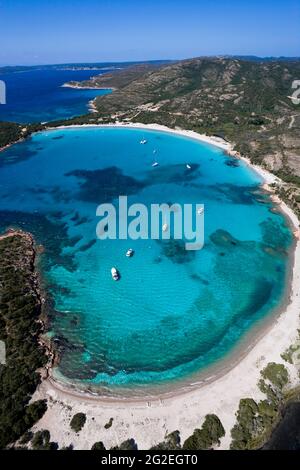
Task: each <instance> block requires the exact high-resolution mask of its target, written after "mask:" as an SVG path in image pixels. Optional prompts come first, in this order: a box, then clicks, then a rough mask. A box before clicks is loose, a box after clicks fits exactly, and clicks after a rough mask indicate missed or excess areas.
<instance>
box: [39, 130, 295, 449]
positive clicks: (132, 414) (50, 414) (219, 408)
mask: <svg viewBox="0 0 300 470" xmlns="http://www.w3.org/2000/svg"><path fill="white" fill-rule="evenodd" d="M112 126H113V127H116V126H117V127H124V126H126V127H135V128H144V129H152V130H159V131H165V132H171V133H176V134H179V135H183V136H186V137H190V138H194V139H197V140H199V141H201V142H206V143H209V144H212V145H215V146H217V147H219V148H222V149H223V150H225V151H227V152H228V153H231V154H234V155H236V153H235V152H233V146H232V145H231V144H230V143H227V142H225V141H223V140H222V139H219V138H214V137H208V136H205V135H200V134H198V133H196V132H193V131H183V130H179V129H178V130H177V129H176V130H173V129H169V128H167V127H165V126H160V125H156V124H152V125H143V124H128V123H126V124H122V123H116V124H107V125H100V126H99V127H112ZM72 127H97V125H95V124H93V125H78V126H61V127H59V128H61V129H62V128H66V129H69V128H72ZM56 129H58V128H56ZM49 130H51V129H49ZM236 156H238V155H236ZM243 160H244V161H246V163H247V164H248V165H249V166H251V168H252V169H253V170H254V171H256V172H257V173H258V174H259V175H260V176H261V177H262V180H263V182H264V183H266V184H267V185H269V184H271V183H273V182H276V181H277V182H279V181H280V180H279V179H278V178H276V177H275V176H274V175H272V174H271V173H269V172H267V171H266V170H264V169H262V168H260V167H258V166H254V165H251V163H250V161H249V160H247V159H245V158H243ZM265 189H267V190H268V189H269V188H268V186H267V187H265ZM279 208H280V210H282V212H283V213H284V214H285V215H286V216H287V217H288V219H289V220H290V222H291V224H292V225H293V226H294V228H295V232H296V231H298V230H299V220H298V218H297V216H296V215H295V214H294V213H293V211H292V210H291V209H290V208H288V207H287V206H286V204H285V203H280V205H279ZM291 278H292V279H291V292H290V298H289V303H288V305H285V306H284V308H283V311H282V312H281V313H280V314H279V315H278V316H277V317H276V316H274V317H272V319H271V322H270V323H271V325H268V328H266V329H263V328H262V330H261V331H260V333H261V334H260V336H259V337H258V339H257V341H256V342H255V343H254V344H253V343H252V344H248V345H247V346H245V344H246V342H244V343H243V345H242V347H241V352H240V354H241V357H240V358H239V360H238V362H237V363H234V364H232V360H231V361H230V359H229V362H231V364H230V367H229V368H228V369H226V370H225V371H223V373H222V374H219V375H218V374H214V375H213V376H211V377H208V378H207V379H206V380H203V382H202V383H199V384H196V385H197V386H196V388H194V389H192V390H183V389H182V388H181V389H179V390H178V392H177V393H176V392H174V393H172V394H170V396H163V397H160V396H155V397H153V398H147V399H145V398H144V399H140V398H139V399H136V400H135V399H127V398H126V399H125V398H124V399H123V400H122V399H121V398H118V399H115V400H112V399H108V400H106V399H104V398H103V397H100V396H93V395H92V394H87V393H86V392H78V391H76V390H75V391H74V390H70V389H68V388H67V387H64V386H63V384H61V383H57V382H55V381H53V379H52V378H49V379H47V380H45V381H43V382H42V383H41V385H40V386H39V388H38V390H37V391H36V393H35V395H34V399H38V398H47V399H48V411H47V412H46V414H45V415H44V417H43V418H42V419H41V420H40V422H39V423H38V424H37V425H36V426H35V427H34V430H36V429H49V430H50V432H51V439H52V440H54V441H57V442H58V443H59V445H60V446H63V445H69V444H70V443H71V442H72V443H73V444H74V447H75V448H77V449H90V448H91V446H92V444H93V443H94V442H96V441H99V440H101V441H103V442H104V444H105V446H106V447H107V448H109V447H111V446H112V445H116V444H118V443H120V442H122V441H124V440H126V439H128V438H132V437H133V438H134V439H135V440H136V441H137V443H138V446H139V448H140V449H147V448H149V447H151V446H153V445H154V444H157V443H158V442H160V441H162V440H163V439H164V437H165V434H166V433H168V432H172V431H174V430H176V429H178V430H180V433H181V438H182V440H185V439H186V437H188V436H189V435H190V434H191V433H192V432H193V430H194V428H196V427H200V426H201V423H202V421H203V419H204V417H205V415H206V414H207V413H215V414H217V415H218V416H219V418H220V419H221V421H222V423H223V426H224V428H225V430H226V435H225V437H224V438H223V439H222V442H221V448H223V449H226V448H227V449H228V448H229V444H230V440H231V439H230V429H231V428H232V426H233V425H234V422H235V412H236V410H237V408H238V403H239V400H240V399H241V398H243V397H252V398H254V399H258V400H259V399H261V398H264V396H263V395H262V393H261V392H260V391H259V389H258V387H257V382H258V380H259V378H260V370H261V369H262V368H263V367H264V366H266V365H267V364H268V363H269V362H273V361H274V362H279V363H284V364H285V366H286V367H287V369H288V370H289V373H290V378H291V384H292V385H294V384H295V383H296V381H297V378H298V377H297V368H296V366H294V365H291V364H287V363H285V362H284V361H283V360H282V358H281V354H282V353H283V352H284V351H285V350H286V349H287V348H288V347H289V346H290V345H291V344H293V343H294V341H295V340H296V338H297V329H298V328H299V326H300V321H299V312H300V282H299V278H300V242H299V240H298V239H296V240H295V251H294V260H293V273H292V276H291ZM245 348H246V349H245ZM76 412H84V413H85V414H86V416H87V424H86V425H85V428H84V430H83V431H82V432H81V433H80V434H79V435H76V434H75V433H73V432H72V431H71V429H70V427H69V421H70V419H71V417H72V415H73V414H74V413H76ZM112 417H113V418H114V421H113V425H112V427H111V428H110V429H108V430H106V429H104V424H105V423H107V422H108V421H109V419H110V418H112Z"/></svg>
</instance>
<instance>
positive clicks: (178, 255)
mask: <svg viewBox="0 0 300 470" xmlns="http://www.w3.org/2000/svg"><path fill="white" fill-rule="evenodd" d="M157 242H158V243H159V244H160V245H161V251H162V254H163V256H166V257H167V258H169V259H170V260H171V261H172V262H173V263H177V264H184V263H189V262H191V261H193V259H194V258H195V255H196V253H195V251H191V250H186V249H185V242H184V241H183V240H174V239H173V238H171V239H170V240H157Z"/></svg>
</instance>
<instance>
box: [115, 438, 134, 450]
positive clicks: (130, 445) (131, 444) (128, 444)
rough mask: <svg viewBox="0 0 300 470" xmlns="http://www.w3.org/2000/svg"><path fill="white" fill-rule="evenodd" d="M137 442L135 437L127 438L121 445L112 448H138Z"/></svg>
mask: <svg viewBox="0 0 300 470" xmlns="http://www.w3.org/2000/svg"><path fill="white" fill-rule="evenodd" d="M137 448H138V447H137V443H136V442H135V440H134V439H127V441H124V442H122V443H121V444H120V445H119V446H115V447H112V448H111V449H110V450H137Z"/></svg>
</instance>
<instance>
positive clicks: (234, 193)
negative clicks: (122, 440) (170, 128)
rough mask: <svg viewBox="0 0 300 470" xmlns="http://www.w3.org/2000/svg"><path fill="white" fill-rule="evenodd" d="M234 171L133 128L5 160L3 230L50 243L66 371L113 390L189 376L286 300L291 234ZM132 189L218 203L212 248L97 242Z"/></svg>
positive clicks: (0, 169) (89, 133)
mask: <svg viewBox="0 0 300 470" xmlns="http://www.w3.org/2000/svg"><path fill="white" fill-rule="evenodd" d="M142 138H146V139H147V140H148V143H147V144H146V145H140V143H139V142H140V140H141V139H142ZM154 151H155V152H156V153H155V155H154V154H153V152H154ZM154 159H155V160H156V161H158V162H159V166H158V167H156V168H153V167H152V163H153V161H154ZM186 163H189V164H190V165H191V166H192V170H190V171H187V169H186V166H185V165H186ZM235 163H236V161H235V160H234V159H231V158H229V157H227V156H226V155H224V154H223V152H222V150H220V149H218V148H216V147H213V146H209V145H208V144H204V143H203V144H202V143H199V142H197V141H195V140H192V139H188V138H185V137H181V136H176V135H173V134H168V133H163V132H154V131H145V130H141V129H124V128H122V129H121V128H82V129H75V128H74V129H68V130H65V129H61V130H55V131H51V132H43V133H39V134H35V135H34V136H32V138H31V139H29V140H27V141H26V142H23V143H20V144H17V145H15V146H13V147H11V148H9V149H7V150H6V151H5V152H3V153H2V154H1V159H0V195H1V202H0V204H1V206H0V216H1V219H0V220H1V228H2V229H3V228H4V227H7V226H9V225H18V226H21V227H23V228H24V229H26V230H30V231H32V232H33V234H34V235H35V237H36V238H37V240H38V241H39V242H41V243H42V244H43V245H44V247H45V253H44V255H43V256H42V269H43V273H44V277H45V279H46V282H47V286H48V289H49V290H50V292H51V293H52V298H53V306H52V310H53V311H52V315H51V330H52V334H53V336H54V340H55V342H56V343H57V345H58V347H59V348H60V351H61V362H60V365H59V369H58V372H59V374H62V375H63V376H64V377H65V378H67V379H68V380H71V381H72V380H73V381H80V382H82V383H86V384H101V385H103V384H105V385H108V386H111V387H113V386H115V387H120V386H122V387H124V386H125V387H127V386H129V387H133V386H135V387H139V386H146V385H147V386H149V385H152V384H166V383H170V382H172V381H176V380H178V379H186V378H188V377H189V376H190V375H191V374H194V373H196V372H199V371H203V370H205V368H206V367H207V366H208V365H211V364H215V363H217V361H218V360H220V359H221V358H223V357H224V356H225V355H226V354H228V352H230V350H232V349H233V348H234V346H236V345H237V343H238V342H239V341H240V340H241V339H242V338H243V336H244V335H245V334H246V333H247V332H248V331H249V330H250V329H251V327H253V326H254V325H257V324H258V322H259V321H260V320H262V319H263V318H265V317H267V315H268V314H269V313H270V312H271V311H272V309H274V307H276V306H277V305H278V303H279V302H280V301H281V300H282V298H283V294H284V286H285V278H286V274H287V269H288V250H289V248H290V246H291V243H292V237H291V232H290V229H289V228H288V227H287V225H286V222H285V219H284V218H283V216H282V215H281V214H278V213H275V212H273V211H272V205H271V203H270V200H269V199H268V196H266V195H265V194H263V193H262V192H261V190H260V186H259V185H260V183H261V181H260V179H259V177H258V176H257V175H256V174H254V173H253V172H252V171H250V170H249V169H248V168H247V167H246V166H245V164H244V163H243V162H238V166H236V164H235ZM124 194H125V195H128V196H129V202H144V203H146V204H149V203H152V202H158V203H162V202H167V203H170V202H171V203H174V202H177V203H203V204H205V245H204V248H203V249H202V250H200V251H193V252H188V251H185V250H184V249H183V247H182V244H181V243H180V242H178V241H171V242H169V243H167V242H163V241H161V240H159V241H155V240H137V241H126V240H107V241H101V240H97V239H96V234H95V230H96V225H97V222H98V221H99V219H97V218H96V215H95V212H96V207H97V206H98V204H100V203H102V202H113V201H115V200H116V198H118V196H119V195H124ZM130 247H132V248H133V249H134V250H135V255H134V257H132V258H126V257H125V253H126V251H127V249H128V248H130ZM112 266H117V267H118V269H119V271H120V273H121V280H120V281H119V282H114V281H113V280H112V279H111V275H110V269H111V267H112Z"/></svg>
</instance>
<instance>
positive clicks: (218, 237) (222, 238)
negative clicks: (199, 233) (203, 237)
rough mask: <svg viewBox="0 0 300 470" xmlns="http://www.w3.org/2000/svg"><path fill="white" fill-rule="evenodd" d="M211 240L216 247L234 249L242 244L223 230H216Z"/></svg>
mask: <svg viewBox="0 0 300 470" xmlns="http://www.w3.org/2000/svg"><path fill="white" fill-rule="evenodd" d="M209 238H210V240H211V241H212V242H213V243H214V244H215V245H217V246H222V247H233V246H237V245H238V244H240V242H239V241H238V240H237V239H236V238H234V237H233V236H232V235H231V234H230V233H229V232H227V231H226V230H223V229H219V230H216V231H215V232H214V233H212V234H211V235H210V237H209Z"/></svg>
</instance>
